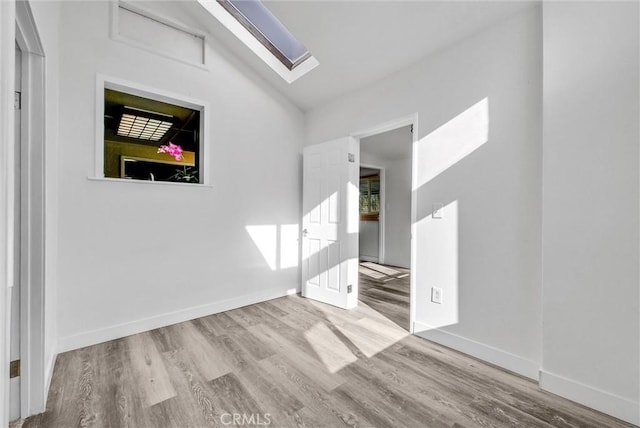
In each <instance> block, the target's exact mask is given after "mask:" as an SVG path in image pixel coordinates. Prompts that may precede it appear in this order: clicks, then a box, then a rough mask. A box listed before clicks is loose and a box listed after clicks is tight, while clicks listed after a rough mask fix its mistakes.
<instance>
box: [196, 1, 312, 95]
mask: <svg viewBox="0 0 640 428" xmlns="http://www.w3.org/2000/svg"><path fill="white" fill-rule="evenodd" d="M197 1H198V3H200V5H202V7H204V8H205V9H206V10H207V11H208V12H209V13H210V14H211V16H213V17H214V18H216V19H217V20H218V21H219V22H220V23H221V24H222V25H224V26H225V27H226V28H227V30H229V31H230V32H231V33H232V34H233V35H234V36H236V37H237V38H238V39H239V40H240V41H241V42H242V43H244V45H245V46H247V47H248V48H249V49H250V50H251V51H252V52H253V53H254V54H256V55H257V56H258V58H260V59H261V60H262V61H264V62H265V63H266V64H267V65H268V66H269V67H270V68H271V69H272V70H273V71H275V72H276V73H277V74H278V75H279V76H280V77H282V78H283V79H284V80H285V82H287V83H292V82H294V81H295V80H297V79H299V78H300V77H302V76H304V75H305V74H307V73H308V72H310V71H311V70H313V69H314V68H316V67H317V66H318V65H319V64H320V63H319V62H318V60H317V59H316V58H315V57H313V56H311V57H309V58H307V59H306V60H304V61H303V62H302V63H301V64H299V65H298V66H297V67H295V68H294V69H293V70H289V69H288V68H287V67H285V66H284V64H282V63H281V62H280V60H279V59H278V58H276V57H275V56H274V55H273V54H272V53H271V52H270V51H269V49H267V48H266V47H265V46H264V45H263V44H262V43H260V41H259V40H258V39H256V38H255V37H254V36H253V34H251V33H250V32H249V30H247V29H246V28H244V26H243V25H242V24H241V23H240V22H238V20H237V19H236V18H234V17H233V16H232V15H231V14H230V13H229V12H227V11H226V10H225V8H224V7H222V6H221V5H220V4H219V3H218V2H217V1H216V0H197Z"/></svg>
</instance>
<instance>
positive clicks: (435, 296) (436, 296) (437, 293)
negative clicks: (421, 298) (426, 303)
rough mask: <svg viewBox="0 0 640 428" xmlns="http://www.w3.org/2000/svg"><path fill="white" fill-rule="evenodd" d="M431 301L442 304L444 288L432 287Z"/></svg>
mask: <svg viewBox="0 0 640 428" xmlns="http://www.w3.org/2000/svg"><path fill="white" fill-rule="evenodd" d="M431 301H432V302H433V303H438V304H442V288H438V287H431Z"/></svg>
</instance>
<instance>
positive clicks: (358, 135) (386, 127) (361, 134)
mask: <svg viewBox="0 0 640 428" xmlns="http://www.w3.org/2000/svg"><path fill="white" fill-rule="evenodd" d="M407 125H413V133H412V137H413V149H412V152H411V266H409V269H410V271H411V275H410V276H409V332H410V333H414V324H415V319H416V304H417V302H416V275H415V271H416V266H417V265H416V263H417V259H416V240H415V238H414V237H415V236H416V222H417V218H418V208H417V207H418V204H417V198H416V194H415V190H414V189H415V188H416V186H417V183H418V172H417V168H416V165H417V162H418V161H417V159H418V113H417V112H416V113H412V114H409V115H407V116H403V117H400V118H396V119H393V120H390V121H388V122H384V123H382V124H380V125H377V126H373V127H371V128H366V129H364V130H360V131H357V132H353V133H352V134H351V137H353V138H355V139H356V140H357V141H358V151H359V148H360V140H361V139H362V138H366V137H370V136H372V135H376V134H381V133H383V132H387V131H392V130H394V129H398V128H401V127H403V126H407Z"/></svg>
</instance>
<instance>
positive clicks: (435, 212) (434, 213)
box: [431, 202, 444, 218]
mask: <svg viewBox="0 0 640 428" xmlns="http://www.w3.org/2000/svg"><path fill="white" fill-rule="evenodd" d="M431 208H432V209H431V218H442V210H443V208H444V204H443V203H442V202H436V203H435V204H433V205H432V207H431Z"/></svg>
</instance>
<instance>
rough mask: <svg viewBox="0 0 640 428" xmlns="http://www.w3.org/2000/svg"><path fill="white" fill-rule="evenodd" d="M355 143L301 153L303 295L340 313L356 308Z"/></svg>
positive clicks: (329, 144)
mask: <svg viewBox="0 0 640 428" xmlns="http://www.w3.org/2000/svg"><path fill="white" fill-rule="evenodd" d="M359 169H360V153H359V147H358V142H357V141H356V140H355V139H353V138H351V137H345V138H340V139H337V140H333V141H329V142H326V143H322V144H316V145H314V146H309V147H305V148H304V161H303V186H302V187H303V193H302V208H303V212H302V295H303V296H304V297H308V298H310V299H314V300H318V301H320V302H323V303H328V304H330V305H334V306H337V307H339V308H343V309H349V308H354V307H356V306H357V304H358V212H359V210H358V203H359V193H358V185H359Z"/></svg>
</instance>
